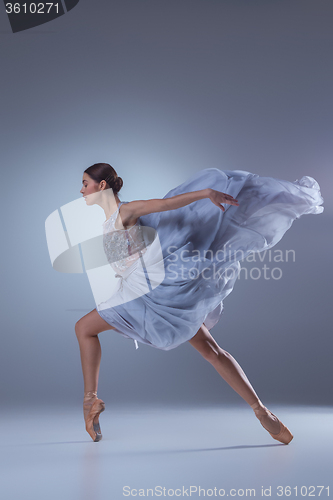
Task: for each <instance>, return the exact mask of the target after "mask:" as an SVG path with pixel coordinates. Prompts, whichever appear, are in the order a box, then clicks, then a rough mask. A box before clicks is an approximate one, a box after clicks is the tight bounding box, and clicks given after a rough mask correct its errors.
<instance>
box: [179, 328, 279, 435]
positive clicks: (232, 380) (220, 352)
mask: <svg viewBox="0 0 333 500" xmlns="http://www.w3.org/2000/svg"><path fill="white" fill-rule="evenodd" d="M189 343H190V344H191V345H192V346H193V347H194V348H195V349H196V350H197V351H198V352H199V353H200V354H201V355H202V356H203V357H204V358H205V359H206V360H207V361H208V362H209V363H210V364H211V365H212V366H213V367H214V368H215V370H216V371H217V372H218V373H219V374H220V375H221V377H222V378H223V379H224V380H225V381H226V382H227V383H228V384H229V385H230V386H231V387H232V388H233V389H234V390H235V391H236V392H237V393H238V394H239V395H240V396H241V397H242V398H243V399H244V400H245V401H246V402H247V403H248V404H249V405H250V406H252V405H258V407H261V406H263V405H262V403H261V401H260V399H259V398H258V395H257V394H256V392H255V390H254V388H253V387H252V385H251V383H250V381H249V379H248V378H247V376H246V375H245V373H244V371H243V369H242V368H241V366H240V365H239V364H238V363H237V361H236V360H235V358H234V357H233V356H232V355H231V354H229V353H228V352H227V351H225V350H224V349H222V348H221V347H220V346H219V345H218V344H217V342H216V341H215V339H214V338H213V337H212V335H211V334H210V332H209V330H208V328H207V327H206V325H205V324H202V326H201V327H200V328H199V330H198V332H197V333H196V335H194V337H192V339H191V340H189ZM262 413H264V414H263V415H260V421H261V422H262V424H263V425H264V427H265V428H266V429H267V430H268V431H269V432H271V433H273V434H278V433H279V431H280V423H279V420H278V419H277V417H276V416H275V415H273V414H272V415H266V414H265V412H262Z"/></svg>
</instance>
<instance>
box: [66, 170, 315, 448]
mask: <svg viewBox="0 0 333 500" xmlns="http://www.w3.org/2000/svg"><path fill="white" fill-rule="evenodd" d="M82 184H83V186H82V189H81V191H80V193H82V195H83V196H84V198H85V200H86V203H87V205H93V204H97V205H99V206H100V207H101V208H102V209H103V210H104V212H105V217H106V221H105V222H104V239H103V242H104V250H105V252H106V255H107V258H108V261H109V263H110V265H111V266H112V267H113V269H114V270H115V271H117V274H116V276H117V277H120V278H121V282H119V286H118V289H117V290H116V293H115V294H114V295H113V297H111V298H110V300H109V301H106V302H105V303H103V304H99V305H98V306H97V308H96V309H94V310H93V311H91V312H90V313H89V314H87V315H86V316H84V317H83V318H81V319H80V320H79V321H78V322H77V323H76V325H75V331H76V335H77V339H78V342H79V346H80V355H81V363H82V372H83V379H84V402H83V409H84V418H85V423H86V430H87V432H88V433H89V434H90V436H91V438H92V439H93V440H94V441H95V442H96V441H99V440H100V439H101V438H102V434H101V430H100V426H99V415H100V413H101V412H102V411H103V410H104V409H105V404H104V402H103V401H102V400H101V399H99V398H98V397H97V386H98V376H99V367H100V360H101V346H100V343H99V339H98V334H99V333H101V332H103V331H105V330H116V331H117V332H118V333H120V334H122V335H123V336H125V337H126V338H131V339H133V340H134V341H135V342H137V341H139V342H142V343H145V344H148V345H151V346H152V347H155V348H158V349H163V350H170V349H173V348H175V347H177V346H178V345H180V344H182V343H184V342H186V341H188V342H189V343H190V344H191V345H192V346H193V347H194V348H195V349H196V350H197V351H199V353H200V354H201V355H202V356H203V357H204V358H205V359H206V360H207V361H208V362H209V363H210V364H211V365H212V366H213V367H214V368H215V369H216V370H217V372H218V373H219V374H220V375H221V376H222V378H223V379H224V380H225V381H226V382H227V383H228V384H229V385H230V386H231V387H232V388H233V389H234V390H235V391H236V392H237V393H238V394H239V395H240V396H241V397H242V398H243V399H244V400H245V401H246V402H247V403H248V404H249V405H250V406H251V408H252V409H253V410H254V413H255V415H256V417H257V418H258V419H259V421H260V423H261V424H262V426H263V427H264V428H265V429H266V430H267V431H268V432H269V433H270V435H271V436H272V437H273V438H274V439H276V440H278V441H280V442H282V443H284V444H288V443H289V442H290V441H291V440H292V439H293V435H292V434H291V432H290V430H289V429H288V428H287V427H286V426H284V425H283V423H282V422H280V420H279V419H278V418H277V417H276V416H275V415H274V414H273V413H271V412H270V411H269V410H268V409H267V408H266V407H265V406H264V405H263V404H262V402H261V401H260V399H259V397H258V395H257V394H256V392H255V390H254V389H253V387H252V385H251V384H250V382H249V380H248V378H247V377H246V375H245V373H244V371H243V370H242V368H241V367H240V365H239V364H238V363H237V361H236V360H235V359H234V358H233V357H232V356H231V354H229V353H228V352H227V351H225V350H224V349H222V348H221V347H220V346H219V345H218V344H217V343H216V341H215V339H214V338H213V337H212V335H211V334H210V332H209V329H211V328H212V327H213V326H214V325H215V324H216V323H217V322H218V321H219V319H220V316H221V314H222V310H223V299H224V298H225V297H226V296H227V295H228V294H229V293H230V292H231V291H232V289H233V286H234V283H235V280H236V278H237V276H238V274H239V271H240V264H239V260H243V259H244V258H246V257H247V255H249V254H250V253H251V252H260V251H262V250H267V249H269V248H271V247H272V246H274V245H275V244H276V243H277V242H278V241H279V240H280V239H281V238H282V236H283V235H284V233H285V232H286V231H287V229H288V228H289V227H290V226H291V224H292V222H293V220H294V219H296V218H299V217H300V216H301V215H303V214H306V213H313V214H318V213H321V212H322V211H323V210H324V209H323V207H321V206H319V205H320V204H322V203H323V199H322V197H321V194H320V188H319V185H318V183H317V182H316V181H315V180H314V179H313V178H311V177H308V176H305V177H302V179H301V180H300V181H295V182H293V183H291V182H289V181H284V180H280V179H274V178H271V177H259V176H258V175H256V174H252V173H250V172H246V171H241V170H234V171H228V170H224V171H222V170H219V169H216V168H211V169H205V170H202V171H200V172H198V173H196V174H195V175H193V176H192V177H191V178H190V179H189V180H187V181H186V182H185V183H183V184H182V185H180V186H178V187H176V188H175V189H173V190H172V191H170V192H169V193H168V194H167V195H166V196H165V197H164V198H163V199H152V200H146V201H142V200H140V201H132V202H122V201H120V199H119V196H118V193H119V191H120V189H121V187H122V185H123V181H122V179H121V177H118V175H117V173H116V171H115V170H114V169H113V167H111V165H109V164H106V163H97V164H95V165H92V166H91V167H89V168H87V169H86V170H85V171H84V174H83V179H82ZM214 205H215V206H214ZM223 205H226V206H225V207H224V206H223ZM144 228H152V229H153V230H154V231H155V232H156V234H157V236H158V238H155V240H154V241H155V242H156V241H158V244H159V248H160V250H161V252H160V254H159V255H160V257H159V259H156V258H155V256H156V255H157V254H158V253H157V252H156V248H157V247H156V244H155V243H154V244H151V245H149V244H147V241H146V240H145V239H144V237H143V229H144ZM154 245H155V246H154ZM221 252H222V254H221ZM239 252H240V253H241V257H240V256H239ZM207 253H209V256H208V257H207ZM184 255H186V258H185V257H184ZM221 255H222V257H223V258H222V259H221ZM181 257H182V259H181ZM149 258H150V259H151V261H154V264H153V265H152V269H153V270H155V267H154V266H156V260H159V262H158V263H159V264H162V265H163V269H164V279H163V280H162V281H157V285H158V286H155V287H154V288H152V287H151V286H150V288H149V290H147V288H146V293H140V290H144V286H143V285H141V284H142V283H143V282H144V280H145V279H146V274H144V272H143V268H142V267H140V262H143V260H144V259H146V261H147V260H148V261H149ZM180 262H181V265H180ZM172 266H173V267H172ZM184 270H185V276H184ZM180 271H182V274H181V275H180ZM230 271H232V272H231V274H230ZM147 282H148V281H147ZM140 286H141V289H140ZM133 291H135V293H134V295H133V293H132V292H133ZM131 293H132V295H131ZM129 297H132V300H129ZM115 299H117V301H116V302H115Z"/></svg>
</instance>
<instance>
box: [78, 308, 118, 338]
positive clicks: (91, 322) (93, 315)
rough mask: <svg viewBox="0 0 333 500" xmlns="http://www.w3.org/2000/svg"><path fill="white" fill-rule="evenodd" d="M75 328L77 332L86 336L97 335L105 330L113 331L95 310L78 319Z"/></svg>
mask: <svg viewBox="0 0 333 500" xmlns="http://www.w3.org/2000/svg"><path fill="white" fill-rule="evenodd" d="M75 326H76V329H77V330H79V331H81V332H82V333H84V334H86V335H87V334H88V335H98V334H99V333H101V332H104V331H106V330H114V329H115V328H114V327H113V326H111V325H109V323H107V322H106V321H105V320H104V319H103V318H102V317H101V316H100V315H99V314H98V312H97V311H96V309H93V310H92V311H90V313H88V314H86V315H85V316H83V317H82V318H81V319H79V321H78V322H77V323H76V325H75Z"/></svg>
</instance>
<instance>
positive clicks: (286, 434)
mask: <svg viewBox="0 0 333 500" xmlns="http://www.w3.org/2000/svg"><path fill="white" fill-rule="evenodd" d="M251 408H252V409H253V411H254V413H255V414H256V417H257V418H258V419H259V421H260V423H261V425H262V426H263V428H264V429H266V431H267V432H269V433H270V435H271V436H272V438H274V439H276V440H277V441H280V442H281V443H283V444H288V443H290V441H291V440H292V439H293V437H294V436H293V435H292V433H291V432H290V430H289V429H288V427H286V426H285V425H283V423H282V422H281V421H280V420H279V419H278V418H277V416H276V415H274V413H272V412H271V411H269V410H268V409H267V408H266V406H264V405H263V404H262V402H261V401H260V400H259V402H258V403H254V404H253V405H251ZM265 415H267V416H268V415H271V416H273V417H275V419H276V420H277V421H278V422H279V424H280V431H279V432H278V434H272V433H271V432H270V431H269V430H268V429H267V428H266V427H265V426H264V424H263V423H262V422H261V419H260V417H263V416H265Z"/></svg>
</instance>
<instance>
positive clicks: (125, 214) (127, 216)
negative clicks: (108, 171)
mask: <svg viewBox="0 0 333 500" xmlns="http://www.w3.org/2000/svg"><path fill="white" fill-rule="evenodd" d="M203 198H210V200H211V201H212V202H213V203H214V204H215V205H217V206H218V207H219V208H221V210H222V211H223V212H224V211H225V208H224V207H222V206H221V203H228V204H230V205H238V203H237V200H234V198H233V197H232V196H231V195H229V194H225V193H221V192H220V191H215V190H214V189H211V188H206V189H201V190H200V191H192V192H189V193H184V194H178V195H177V196H172V197H171V198H163V199H154V200H139V201H131V202H130V203H126V205H122V206H121V207H120V209H123V211H122V219H123V220H124V221H126V223H125V224H124V225H128V226H131V225H132V224H135V222H136V220H137V219H138V218H139V217H141V216H142V215H148V214H151V213H154V212H165V211H166V210H175V209H176V208H181V207H184V206H186V205H189V204H190V203H193V202H194V201H197V200H202V199H203Z"/></svg>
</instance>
